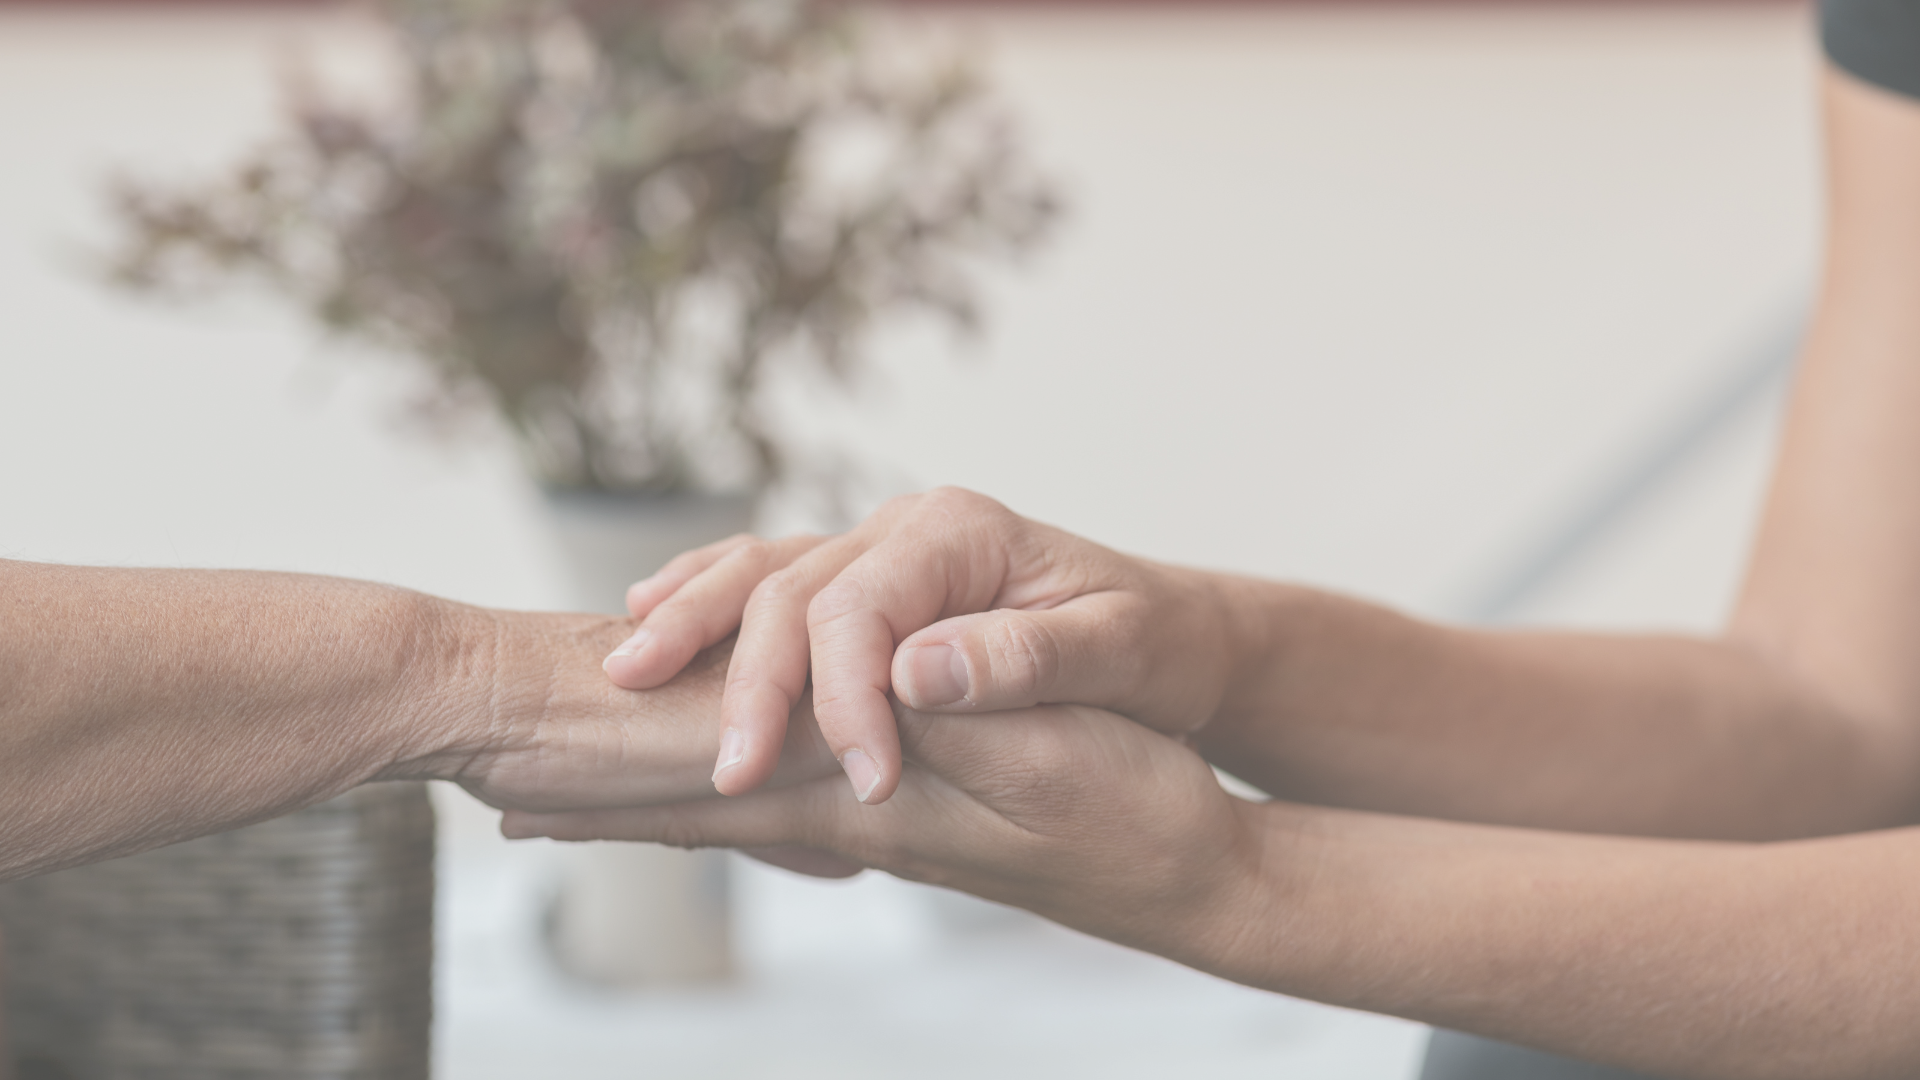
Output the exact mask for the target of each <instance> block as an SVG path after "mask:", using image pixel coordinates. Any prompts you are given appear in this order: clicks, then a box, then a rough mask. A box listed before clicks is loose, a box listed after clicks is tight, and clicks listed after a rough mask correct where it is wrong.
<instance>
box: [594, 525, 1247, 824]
mask: <svg viewBox="0 0 1920 1080" xmlns="http://www.w3.org/2000/svg"><path fill="white" fill-rule="evenodd" d="M628 605H629V607H630V609H631V610H632V612H633V614H634V615H635V616H636V617H644V622H643V624H642V626H641V628H640V630H639V632H638V633H637V634H636V635H635V636H634V638H633V639H631V640H629V641H628V642H626V643H625V644H624V645H622V646H621V647H620V649H618V650H616V651H615V652H614V653H613V655H611V656H609V657H608V658H607V661H606V670H607V673H608V675H610V676H611V677H612V679H613V680H614V681H615V682H616V683H618V684H619V685H621V686H625V687H631V688H636V689H637V688H646V687H653V686H659V685H661V684H663V683H664V682H666V680H668V679H670V678H672V677H673V676H674V674H675V673H676V672H678V671H680V670H681V669H682V667H683V666H684V665H685V664H686V663H687V662H688V661H689V659H691V658H692V657H693V656H694V655H695V654H696V653H698V652H699V651H700V650H701V649H704V648H706V647H708V646H710V645H712V644H713V643H714V642H716V641H719V640H721V639H723V638H725V637H726V636H727V635H729V634H731V633H733V632H734V630H735V628H736V627H737V628H738V630H739V634H740V637H739V643H738V645H737V646H736V647H735V649H734V653H733V659H732V662H731V666H730V668H729V670H728V673H727V685H726V694H725V700H724V702H723V704H722V706H721V715H722V727H723V729H724V730H723V732H722V736H721V739H720V747H721V749H720V757H719V760H718V764H717V768H716V769H715V772H714V784H715V786H716V787H717V788H718V789H719V790H720V791H721V792H723V793H725V794H729V795H737V794H741V793H743V792H747V791H750V790H752V789H754V788H755V787H758V786H759V785H760V784H762V783H763V782H765V781H766V780H767V779H768V778H769V777H770V776H771V775H772V774H773V772H774V770H775V767H776V765H777V763H778V761H779V755H780V748H781V746H782V737H783V732H784V730H785V726H786V721H787V714H788V712H789V711H790V710H791V709H792V708H793V707H794V705H795V703H796V702H798V701H799V699H800V697H801V694H802V693H803V692H804V691H805V689H806V687H807V682H808V675H809V671H811V674H812V680H813V698H814V709H815V712H816V714H817V716H818V718H819V724H820V731H821V733H822V734H823V735H824V736H825V738H826V741H827V745H828V746H829V747H830V748H831V749H832V751H833V754H834V756H835V757H836V758H837V759H838V760H839V761H840V762H841V764H842V766H843V768H844V769H845V771H846V773H847V776H848V779H849V780H850V781H851V782H852V784H853V788H854V793H855V795H856V796H857V797H858V798H859V799H860V800H861V801H863V802H868V803H879V802H882V801H885V800H886V798H887V797H888V796H889V795H891V794H892V793H893V791H894V788H895V785H896V784H897V783H898V781H899V777H900V765H901V759H900V744H899V739H898V736H897V734H896V732H895V729H894V718H893V713H892V708H891V705H890V703H889V694H890V693H897V695H898V697H899V699H900V700H901V701H904V702H906V703H907V704H908V705H910V706H912V707H914V708H917V709H923V710H933V711H941V712H984V711H988V710H997V709H1010V708H1019V707H1024V706H1029V705H1035V704H1040V703H1054V702H1059V703H1067V702H1075V703H1083V704H1090V705H1098V706H1102V707H1105V708H1110V709H1114V710H1116V711H1118V712H1121V713H1123V714H1125V715H1127V716H1129V717H1131V718H1133V719H1135V720H1138V721H1140V722H1142V723H1144V724H1147V725H1148V726H1150V727H1153V728H1155V729H1157V730H1160V731H1163V732H1168V733H1175V734H1181V733H1186V732H1190V731H1192V730H1194V729H1195V728H1197V727H1199V725H1201V724H1203V723H1204V722H1205V721H1206V720H1207V719H1208V718H1209V717H1210V716H1211V715H1212V714H1213V712H1214V711H1215V709H1216V708H1217V707H1218V705H1219V703H1220V700H1221V698H1222V695H1223V694H1224V693H1225V690H1226V682H1227V679H1228V675H1229V669H1230V667H1231V653H1232V646H1233V642H1234V634H1233V632H1232V631H1231V629H1230V628H1229V627H1228V626H1227V615H1226V613H1225V612H1226V603H1225V600H1224V598H1223V597H1221V596H1220V595H1219V589H1218V586H1217V585H1215V584H1214V579H1212V578H1210V577H1209V576H1207V575H1203V574H1198V573H1195V572H1191V571H1185V570H1178V569H1175V568H1172V567H1166V566H1161V565H1158V564H1155V563H1150V562H1147V561H1145V560H1142V559H1135V558H1130V557H1128V556H1125V555H1120V554H1118V553H1115V552H1113V551H1109V550H1108V549H1106V548H1103V547H1100V546H1098V545H1096V544H1093V543H1090V542H1088V541H1086V540H1082V539H1080V538H1078V537H1075V536H1072V535H1070V534H1068V533H1065V532H1062V531H1060V530H1058V529H1054V528H1051V527H1048V526H1045V525H1040V524H1038V523H1035V522H1032V521H1028V520H1026V519H1025V518H1022V517H1020V516H1019V515H1017V514H1014V513H1013V512H1012V511H1010V510H1008V509H1007V508H1006V507H1004V506H1001V505H1000V504H999V503H997V502H994V501H993V500H992V499H988V498H986V497H984V496H981V495H975V494H973V493H971V492H966V491H961V490H958V489H953V488H945V489H941V490H938V491H934V492H931V493H928V494H925V495H916V496H908V497H905V498H901V499H896V500H894V501H892V502H890V503H888V504H887V505H886V506H885V507H883V508H882V509H881V510H880V511H879V512H877V513H876V514H874V515H873V516H872V517H871V518H869V519H868V520H867V521H865V522H863V523H862V524H861V525H860V526H859V527H857V528H855V529H854V530H853V531H852V532H849V533H847V534H845V535H843V536H838V537H833V538H830V539H825V540H822V539H821V538H817V537H794V538H789V539H786V540H780V541H761V540H754V539H752V538H750V537H736V538H734V539H732V540H728V541H724V542H722V543H719V544H715V545H712V546H710V547H706V548H702V549H700V550H698V551H694V552H689V553H688V554H686V555H683V556H681V557H680V558H678V559H675V560H674V561H673V562H672V563H670V564H668V565H667V567H666V568H665V569H664V570H662V571H661V572H660V573H659V574H657V575H655V576H654V577H652V578H649V579H648V580H646V581H643V582H640V583H638V584H636V585H635V586H634V587H633V589H632V590H631V591H630V592H629V593H628Z"/></svg>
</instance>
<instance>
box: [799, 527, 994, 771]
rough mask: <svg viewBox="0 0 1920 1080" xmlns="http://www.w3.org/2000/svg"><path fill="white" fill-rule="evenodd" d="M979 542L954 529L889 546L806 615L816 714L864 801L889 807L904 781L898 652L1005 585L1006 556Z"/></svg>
mask: <svg viewBox="0 0 1920 1080" xmlns="http://www.w3.org/2000/svg"><path fill="white" fill-rule="evenodd" d="M982 540H983V536H982V535H981V534H979V533H977V532H975V531H972V530H968V529H965V528H954V527H947V528H938V527H930V528H928V529H925V530H922V531H919V532H917V533H915V534H913V535H910V536H900V537H894V538H890V539H889V540H887V541H886V542H884V543H882V544H880V545H878V546H876V547H875V548H874V549H873V550H871V551H868V552H866V553H864V554H862V555H861V556H860V557H859V558H858V559H855V560H854V561H853V562H852V563H851V564H849V565H848V567H847V568H846V569H845V570H844V571H842V572H841V574H840V576H839V577H838V578H836V579H834V581H833V582H832V583H831V584H830V585H828V586H827V587H825V588H824V589H822V590H821V591H820V593H819V594H818V595H817V596H816V597H815V598H814V600H813V603H812V605H811V606H810V607H809V609H808V612H807V633H808V637H809V639H810V640H811V642H812V661H813V685H814V690H813V704H814V714H815V716H817V717H818V718H819V721H820V731H821V734H822V735H824V736H825V737H826V740H827V744H828V745H829V746H830V747H832V748H833V751H834V753H835V755H836V756H838V757H839V758H840V760H841V764H842V766H843V767H844V768H845V770H846V773H847V779H848V781H849V782H851V783H852V785H853V789H854V793H855V794H856V795H857V796H859V798H860V801H861V802H865V803H870V804H877V803H882V802H885V801H886V800H887V798H888V797H889V796H891V795H892V794H893V791H894V788H895V786H896V785H897V784H898V783H899V779H900V756H899V754H900V743H899V735H898V732H897V731H896V730H895V726H894V721H893V708H892V704H891V702H890V700H889V695H890V694H891V692H892V689H893V677H892V664H893V653H894V648H895V646H896V645H897V644H898V643H899V641H900V639H901V638H902V637H904V636H906V635H907V634H909V633H911V632H912V631H914V630H916V629H918V628H920V627H923V626H925V625H927V624H928V623H930V622H932V621H933V620H935V619H937V618H939V617H940V614H941V613H942V612H943V611H946V610H952V609H956V608H957V609H958V610H963V611H964V610H970V609H976V608H978V607H982V606H985V605H986V604H988V603H990V602H991V601H992V598H993V595H994V593H995V592H996V591H997V590H998V589H999V587H1000V585H1001V583H1002V582H1003V580H1004V579H1005V576H1006V558H1005V554H1004V551H1003V550H1001V549H1000V548H999V546H998V545H995V544H993V543H990V542H988V543H983V542H981V541H982Z"/></svg>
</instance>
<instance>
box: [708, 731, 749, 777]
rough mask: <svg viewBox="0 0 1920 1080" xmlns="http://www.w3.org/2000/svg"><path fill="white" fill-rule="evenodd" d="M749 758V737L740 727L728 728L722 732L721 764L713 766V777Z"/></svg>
mask: <svg viewBox="0 0 1920 1080" xmlns="http://www.w3.org/2000/svg"><path fill="white" fill-rule="evenodd" d="M746 758H747V737H746V736H745V735H742V734H741V733H740V729H739V728H728V729H727V730H725V731H723V732H721V733H720V764H718V765H715V766H714V767H713V778H714V779H715V780H718V779H720V774H721V773H723V772H726V771H727V770H728V769H731V768H733V767H734V766H735V765H738V764H740V763H741V762H742V761H745V760H746Z"/></svg>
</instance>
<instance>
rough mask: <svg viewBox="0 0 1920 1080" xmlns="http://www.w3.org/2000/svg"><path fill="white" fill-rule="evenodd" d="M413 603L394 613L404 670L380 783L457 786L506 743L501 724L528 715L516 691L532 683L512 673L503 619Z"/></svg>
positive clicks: (419, 598)
mask: <svg viewBox="0 0 1920 1080" xmlns="http://www.w3.org/2000/svg"><path fill="white" fill-rule="evenodd" d="M410 597H411V599H412V603H411V604H409V605H406V606H405V607H404V609H403V610H399V611H396V612H395V619H396V624H397V625H396V628H395V636H396V638H397V644H396V650H397V652H398V653H399V655H401V656H402V657H404V670H403V672H402V675H401V678H400V679H398V680H397V681H396V687H395V695H396V700H395V701H393V702H391V703H390V704H389V706H388V708H387V710H386V715H387V716H388V717H389V718H390V721H391V722H390V724H389V728H390V731H389V732H388V746H389V751H388V754H387V765H386V768H385V769H384V770H382V772H381V774H380V775H379V776H378V777H377V779H381V780H453V779H457V778H458V776H459V775H460V773H461V772H462V771H463V770H465V769H466V768H467V767H468V766H469V765H470V764H471V763H472V762H473V760H474V759H475V758H477V757H479V756H481V755H484V754H486V753H487V752H489V751H490V750H492V749H494V748H496V747H497V746H498V745H499V744H500V743H501V742H502V741H503V740H502V736H503V731H502V727H503V725H502V720H503V719H504V718H505V717H509V716H512V715H514V714H516V713H517V712H520V711H522V710H520V709H517V708H516V707H515V705H514V703H513V701H512V698H513V696H514V695H513V694H512V693H511V692H510V691H511V689H512V688H513V687H516V686H524V685H525V684H526V683H527V682H528V680H527V679H526V677H525V675H524V674H522V673H518V672H515V671H513V670H512V669H513V668H514V666H515V665H514V664H513V663H512V662H511V661H510V659H509V655H508V654H509V652H510V643H509V641H508V638H509V633H508V625H507V621H506V620H505V619H503V618H501V617H500V613H497V612H492V611H488V610H487V609H484V608H477V607H471V606H469V605H466V604H457V603H454V602H452V601H449V600H442V599H439V598H437V597H433V596H426V595H423V594H410ZM523 696H525V695H523Z"/></svg>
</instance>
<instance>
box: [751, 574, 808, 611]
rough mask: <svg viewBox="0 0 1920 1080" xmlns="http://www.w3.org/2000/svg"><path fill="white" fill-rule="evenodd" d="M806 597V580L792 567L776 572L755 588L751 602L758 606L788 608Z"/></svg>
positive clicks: (762, 580)
mask: <svg viewBox="0 0 1920 1080" xmlns="http://www.w3.org/2000/svg"><path fill="white" fill-rule="evenodd" d="M805 595H806V584H805V580H804V579H803V578H802V577H801V576H800V574H799V573H797V572H796V571H794V570H793V569H792V568H791V567H789V568H787V569H784V570H775V571H774V572H773V573H771V574H768V575H767V576H766V577H764V578H761V579H760V584H758V585H755V586H754V587H753V594H752V596H751V598H750V600H751V602H752V603H753V604H756V605H766V606H772V607H786V606H788V605H790V604H792V603H794V602H795V601H797V600H799V599H800V598H801V597H803V596H805Z"/></svg>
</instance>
